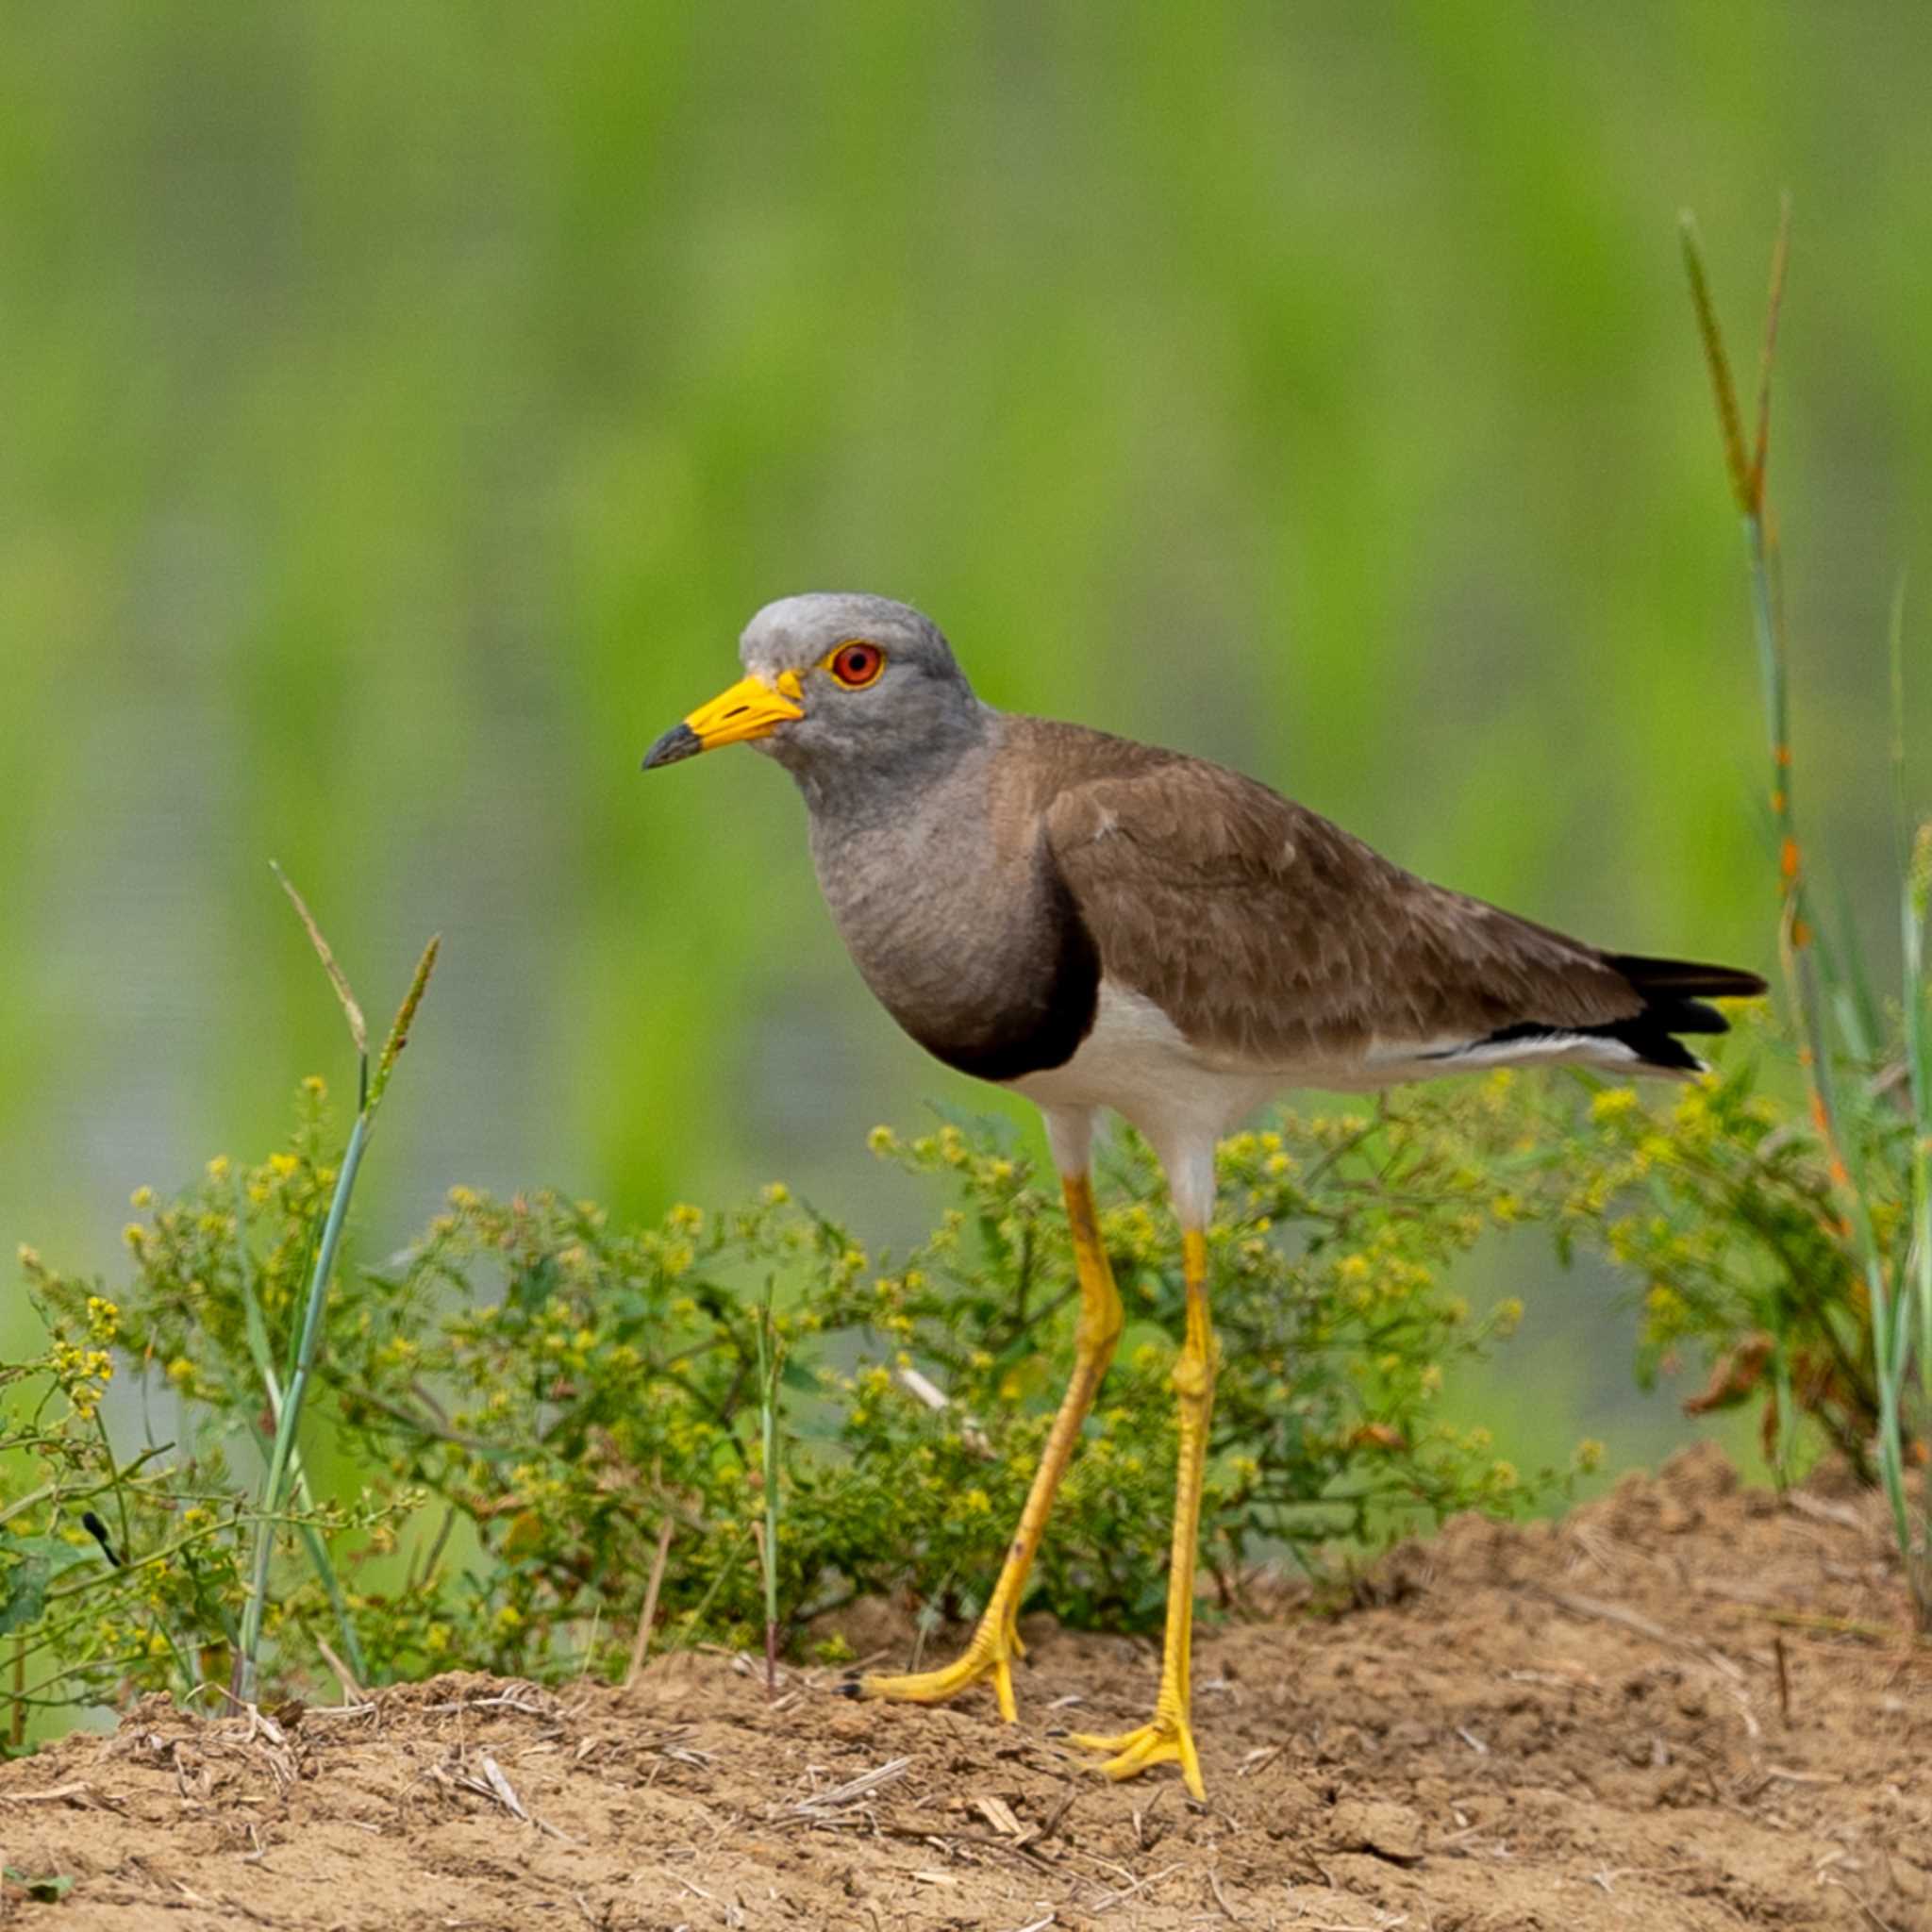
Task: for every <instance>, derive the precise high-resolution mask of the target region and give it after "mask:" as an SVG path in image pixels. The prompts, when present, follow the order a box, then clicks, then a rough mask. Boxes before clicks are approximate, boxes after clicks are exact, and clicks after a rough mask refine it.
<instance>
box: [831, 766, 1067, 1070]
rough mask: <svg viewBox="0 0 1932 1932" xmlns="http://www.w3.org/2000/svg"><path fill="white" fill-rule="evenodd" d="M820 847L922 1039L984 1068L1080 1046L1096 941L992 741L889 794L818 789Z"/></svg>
mask: <svg viewBox="0 0 1932 1932" xmlns="http://www.w3.org/2000/svg"><path fill="white" fill-rule="evenodd" d="M811 848H812V862H813V864H814V866H815V867H816V868H817V871H818V877H819V886H820V889H821V890H822V891H824V896H825V903H826V905H827V906H828V907H829V908H830V909H831V913H832V917H833V920H834V921H835V923H836V924H837V925H838V927H839V932H840V935H841V938H842V939H843V940H844V941H845V945H846V949H847V950H848V951H849V952H850V953H851V955H852V958H853V961H854V963H855V964H856V965H857V966H858V970H859V973H860V974H861V975H863V977H864V979H865V982H866V984H867V986H869V987H870V988H871V989H872V991H873V993H874V996H875V997H876V998H877V999H878V1001H879V1002H880V1004H881V1005H882V1006H884V1007H885V1008H886V1009H887V1011H888V1012H890V1013H891V1015H892V1017H893V1019H895V1020H896V1021H897V1022H898V1023H899V1024H900V1025H901V1026H902V1027H904V1028H905V1030H906V1031H907V1032H908V1033H909V1034H910V1035H911V1036H912V1038H913V1039H914V1040H916V1041H919V1043H920V1044H921V1045H922V1046H924V1048H925V1049H926V1051H927V1052H928V1053H931V1054H933V1055H934V1056H935V1057H936V1058H939V1059H941V1060H943V1061H944V1062H945V1063H946V1064H947V1065H948V1066H952V1067H957V1068H958V1070H959V1071H960V1072H962V1073H967V1074H976V1075H978V1076H979V1077H980V1078H982V1079H987V1080H1014V1079H1018V1078H1020V1077H1021V1076H1023V1075H1024V1074H1031V1073H1039V1072H1042V1071H1044V1070H1046V1069H1048V1068H1051V1067H1057V1066H1060V1065H1063V1064H1064V1063H1065V1062H1066V1061H1067V1060H1068V1059H1070V1058H1072V1057H1073V1055H1074V1051H1075V1050H1076V1049H1077V1048H1078V1046H1079V1044H1080V1041H1082V1040H1083V1039H1084V1038H1085V1037H1086V1035H1087V1032H1088V1029H1089V1028H1090V1027H1091V1024H1092V1022H1093V1013H1094V1008H1095V1003H1096V1001H1097V998H1098V995H1099V987H1100V958H1099V954H1098V952H1097V950H1096V949H1095V947H1094V944H1093V941H1092V938H1091V934H1090V933H1089V932H1088V930H1087V927H1086V925H1085V924H1084V923H1083V922H1082V920H1081V918H1080V915H1079V912H1078V910H1077V908H1075V907H1074V901H1073V898H1072V896H1071V894H1070V893H1069V892H1068V891H1067V888H1066V885H1065V883H1064V881H1062V880H1061V878H1060V877H1059V875H1058V872H1057V871H1056V869H1055V868H1054V865H1053V861H1052V858H1051V855H1050V853H1049V851H1048V849H1047V845H1046V841H1045V837H1044V827H1043V825H1042V824H1041V823H1040V822H1039V817H1038V814H1037V813H1036V812H1034V811H1032V810H1031V809H1030V808H1027V807H1026V806H1025V805H1024V801H1018V800H1014V799H1012V798H1011V797H1010V796H1008V794H1007V793H1005V792H1004V791H1002V789H1001V787H1000V785H999V783H998V771H997V758H996V754H995V753H994V752H993V751H991V749H990V750H989V752H988V753H987V754H985V755H974V756H973V757H970V758H964V759H962V760H961V761H960V762H959V763H958V765H956V766H955V767H953V769H952V770H950V771H949V772H947V773H946V774H944V776H943V777H942V778H941V779H940V780H938V781H937V782H935V783H933V784H931V785H929V786H925V787H923V788H919V789H917V790H916V791H913V790H910V789H908V790H907V791H899V792H898V793H897V794H896V795H895V796H893V797H892V798H891V799H889V800H877V799H873V800H868V801H865V802H864V804H863V805H860V804H859V802H858V801H852V802H851V803H849V804H844V803H839V802H831V803H826V804H823V805H816V806H815V807H814V809H813V812H812V821H811Z"/></svg>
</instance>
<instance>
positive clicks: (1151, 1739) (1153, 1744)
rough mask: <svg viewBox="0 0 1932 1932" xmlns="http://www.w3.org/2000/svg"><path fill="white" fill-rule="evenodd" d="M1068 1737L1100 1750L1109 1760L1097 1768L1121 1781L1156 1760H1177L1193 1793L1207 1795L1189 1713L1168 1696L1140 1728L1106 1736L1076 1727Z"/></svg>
mask: <svg viewBox="0 0 1932 1932" xmlns="http://www.w3.org/2000/svg"><path fill="white" fill-rule="evenodd" d="M1067 1741H1068V1742H1069V1743H1070V1744H1077V1745H1078V1746H1079V1747H1080V1748H1081V1749H1082V1750H1083V1751H1099V1752H1102V1753H1104V1754H1105V1755H1106V1757H1107V1762H1106V1763H1105V1764H1103V1765H1101V1766H1099V1767H1098V1768H1099V1769H1100V1770H1101V1771H1104V1772H1105V1773H1106V1774H1108V1777H1110V1778H1113V1779H1114V1780H1116V1782H1118V1781H1119V1780H1120V1779H1122V1778H1128V1777H1139V1776H1140V1775H1141V1773H1142V1772H1143V1771H1147V1770H1149V1769H1151V1768H1152V1767H1153V1766H1154V1765H1157V1764H1174V1763H1178V1764H1179V1766H1180V1768H1181V1776H1182V1778H1183V1779H1185V1780H1186V1783H1187V1787H1188V1791H1189V1794H1190V1796H1191V1797H1195V1798H1201V1799H1205V1798H1206V1797H1207V1795H1208V1788H1207V1786H1206V1785H1204V1784H1203V1783H1202V1782H1201V1760H1200V1758H1199V1757H1196V1756H1195V1754H1194V1734H1193V1732H1192V1731H1191V1729H1190V1728H1189V1726H1188V1720H1187V1716H1186V1714H1185V1713H1184V1712H1183V1711H1181V1710H1179V1709H1178V1708H1175V1707H1171V1706H1170V1705H1169V1703H1168V1701H1167V1700H1166V1699H1165V1698H1162V1699H1160V1700H1159V1701H1158V1702H1157V1703H1156V1705H1155V1707H1154V1715H1153V1716H1152V1717H1151V1718H1150V1719H1148V1721H1147V1722H1146V1723H1145V1724H1141V1726H1140V1727H1139V1728H1138V1729H1136V1730H1131V1731H1122V1732H1121V1733H1120V1734H1119V1735H1118V1736H1117V1737H1111V1738H1103V1737H1098V1736H1096V1735H1094V1734H1093V1733H1092V1732H1091V1731H1075V1732H1074V1734H1073V1736H1072V1737H1070V1738H1069V1739H1068V1740H1067Z"/></svg>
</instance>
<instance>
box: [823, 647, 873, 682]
mask: <svg viewBox="0 0 1932 1932" xmlns="http://www.w3.org/2000/svg"><path fill="white" fill-rule="evenodd" d="M885 668H886V654H885V653H884V652H883V651H882V650H880V649H879V647H878V646H877V645H876V644H863V643H852V644H841V645H840V646H839V648H838V649H837V650H836V651H834V652H833V653H832V655H831V656H830V657H829V658H826V659H825V669H826V670H828V671H829V672H830V673H831V674H832V675H833V676H834V677H836V678H837V679H838V680H839V682H840V683H841V684H842V685H843V686H844V687H845V689H846V690H847V691H862V690H863V689H864V688H865V686H867V685H868V684H870V683H871V682H872V681H873V679H874V678H875V677H876V676H877V675H879V673H880V672H881V671H883V670H884V669H885Z"/></svg>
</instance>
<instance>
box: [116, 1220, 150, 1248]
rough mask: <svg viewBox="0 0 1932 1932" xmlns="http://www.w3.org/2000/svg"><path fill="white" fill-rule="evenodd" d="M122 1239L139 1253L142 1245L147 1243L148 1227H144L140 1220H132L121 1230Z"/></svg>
mask: <svg viewBox="0 0 1932 1932" xmlns="http://www.w3.org/2000/svg"><path fill="white" fill-rule="evenodd" d="M121 1239H122V1240H123V1241H125V1242H126V1243H127V1245H128V1246H129V1247H130V1248H132V1249H133V1250H134V1252H135V1253H136V1254H137V1255H138V1254H140V1253H141V1251H142V1247H143V1246H145V1245H146V1242H147V1229H146V1228H144V1227H142V1224H140V1223H139V1222H138V1221H130V1222H129V1223H128V1224H127V1225H126V1226H125V1227H124V1228H123V1229H122V1230H121Z"/></svg>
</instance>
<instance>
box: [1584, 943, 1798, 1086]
mask: <svg viewBox="0 0 1932 1932" xmlns="http://www.w3.org/2000/svg"><path fill="white" fill-rule="evenodd" d="M1604 963H1605V964H1606V965H1607V966H1610V967H1614V968H1615V970H1616V971H1617V972H1619V973H1621V974H1623V975H1624V978H1625V979H1627V980H1628V981H1629V982H1630V985H1631V987H1632V989H1633V990H1634V991H1636V992H1638V993H1639V994H1641V996H1642V999H1643V1010H1642V1012H1641V1013H1639V1014H1637V1015H1635V1016H1634V1017H1633V1018H1631V1019H1628V1020H1617V1021H1614V1022H1612V1023H1611V1024H1608V1025H1607V1026H1592V1027H1591V1028H1589V1029H1588V1030H1589V1031H1590V1032H1591V1033H1595V1034H1600V1035H1601V1036H1602V1037H1603V1038H1604V1039H1606V1040H1617V1041H1622V1042H1623V1043H1624V1045H1625V1046H1627V1047H1628V1048H1629V1049H1630V1051H1631V1052H1632V1053H1634V1054H1635V1055H1636V1056H1637V1058H1639V1059H1640V1060H1641V1062H1642V1063H1643V1064H1644V1065H1645V1066H1648V1067H1657V1068H1660V1069H1663V1070H1666V1071H1668V1072H1671V1073H1674V1074H1696V1073H1701V1072H1703V1070H1704V1062H1703V1061H1702V1060H1701V1059H1699V1058H1697V1056H1696V1055H1695V1054H1694V1053H1692V1052H1691V1049H1690V1048H1689V1047H1687V1046H1686V1045H1685V1044H1684V1043H1683V1041H1680V1040H1677V1039H1675V1038H1674V1037H1673V1036H1674V1035H1675V1034H1679V1033H1728V1032H1729V1031H1730V1030H1731V1023H1730V1022H1729V1021H1728V1020H1726V1019H1725V1018H1724V1015H1723V1014H1722V1013H1720V1012H1719V1011H1718V1009H1717V1008H1715V1007H1708V1006H1706V1005H1705V1001H1706V1000H1707V999H1727V1000H1752V999H1757V998H1758V997H1759V996H1760V995H1761V994H1762V993H1763V992H1764V991H1766V988H1765V984H1764V981H1763V980H1762V979H1760V978H1759V977H1758V976H1757V974H1755V973H1746V972H1743V971H1742V970H1740V968H1738V967H1736V966H1707V965H1702V964H1700V963H1699V962H1697V961H1696V960H1693V959H1650V958H1645V957H1644V956H1643V955H1642V954H1641V953H1607V954H1605V956H1604Z"/></svg>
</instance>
